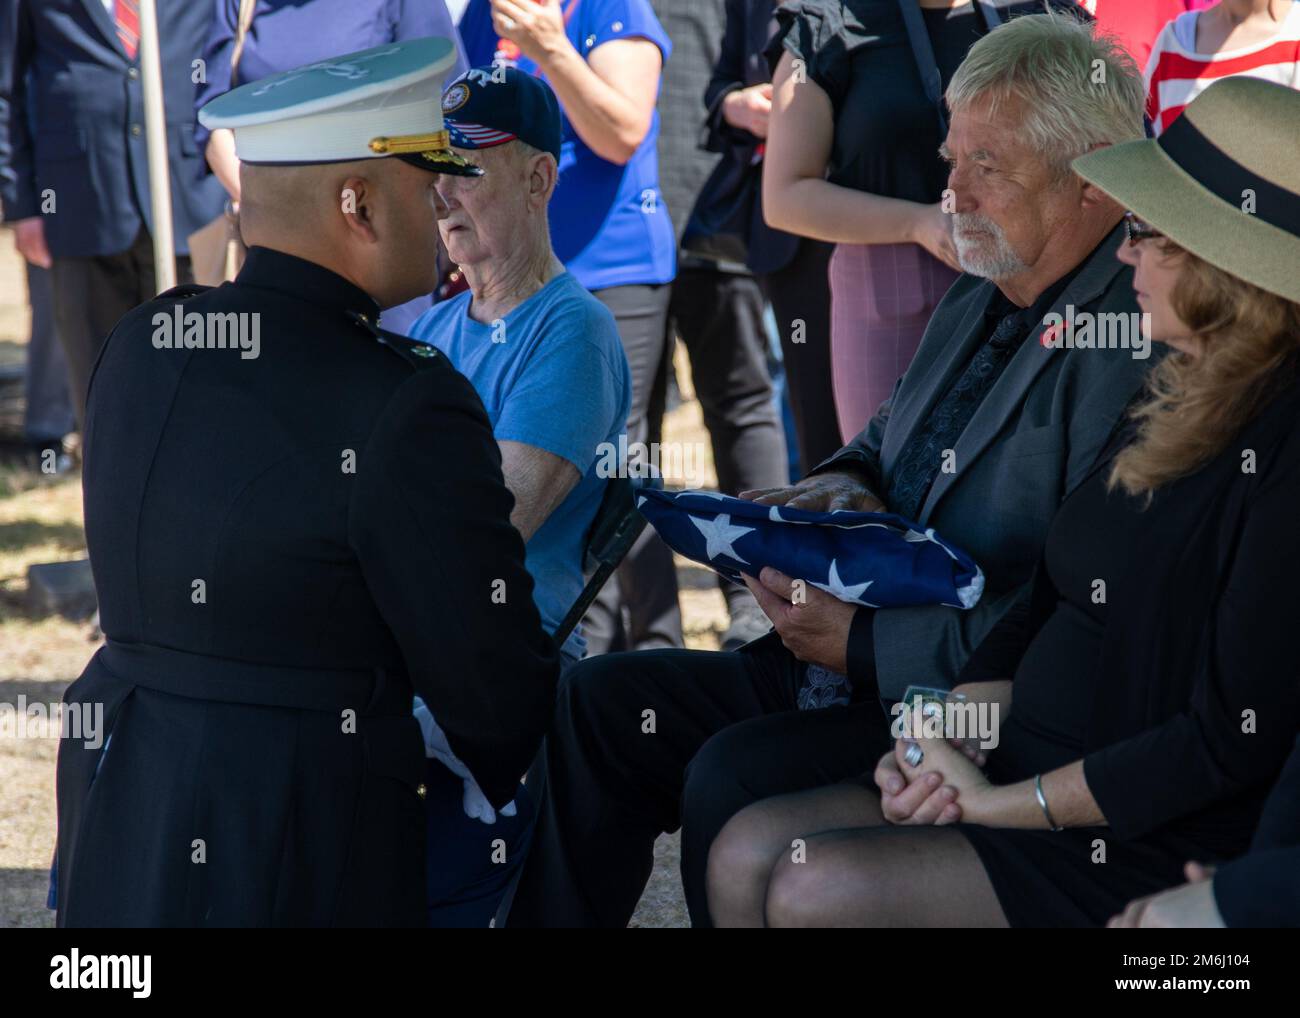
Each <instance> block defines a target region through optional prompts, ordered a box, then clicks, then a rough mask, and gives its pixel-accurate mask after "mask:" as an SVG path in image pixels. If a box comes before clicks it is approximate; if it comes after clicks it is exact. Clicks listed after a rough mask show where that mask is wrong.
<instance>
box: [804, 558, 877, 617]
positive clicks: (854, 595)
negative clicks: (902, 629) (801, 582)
mask: <svg viewBox="0 0 1300 1018" xmlns="http://www.w3.org/2000/svg"><path fill="white" fill-rule="evenodd" d="M808 582H810V583H812V585H813V586H814V587H816V588H817V589H818V590H824V591H826V593H828V594H830V595H832V596H833V597H838V598H839V599H840V600H841V601H856V602H857V603H858V604H865V605H869V606H870V607H872V608H876V607H879V606H878V605H874V604H871V602H870V601H863V600H862V595H863V594H865V593H866V591H867V588H868V587H870V586H871V585H872V584H873V583H874V582H875V580H868V581H867V582H866V583H858V584H854V585H853V586H851V587H849V586H845V584H844V581H843V580H841V579H840V571H839V568H838V566H837V565H836V562H835V559H831V573H830V576H829V577H827V579H826V582H825V583H815V582H813V581H812V580H809V581H808Z"/></svg>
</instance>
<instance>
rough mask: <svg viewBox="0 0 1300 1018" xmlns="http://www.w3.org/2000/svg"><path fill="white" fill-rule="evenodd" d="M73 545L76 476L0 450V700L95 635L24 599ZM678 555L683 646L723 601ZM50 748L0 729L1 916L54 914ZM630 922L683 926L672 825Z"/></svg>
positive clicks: (52, 673) (6, 347)
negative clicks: (52, 475) (50, 899)
mask: <svg viewBox="0 0 1300 1018" xmlns="http://www.w3.org/2000/svg"><path fill="white" fill-rule="evenodd" d="M28 329H29V320H28V312H27V299H26V281H25V278H24V274H23V269H22V263H21V261H20V260H19V259H18V257H17V255H16V254H15V253H14V250H13V241H12V235H11V233H10V232H9V231H8V230H3V229H0V366H2V365H4V364H12V363H15V362H18V361H21V360H22V358H23V356H24V350H23V347H24V345H25V344H26V342H27V337H28ZM678 353H679V355H680V353H681V350H680V348H679V350H678ZM676 366H677V376H678V380H679V385H680V388H681V391H682V397H683V402H682V405H681V406H679V407H678V408H677V409H675V410H673V411H672V412H671V413H670V414H669V415H668V419H667V421H666V423H665V431H664V439H665V441H666V442H682V443H699V445H698V446H697V447H696V448H698V449H699V450H701V452H702V454H703V469H702V470H701V471H700V474H699V476H698V477H692V478H691V482H692V484H702V485H709V484H712V483H713V478H712V476H711V475H712V469H713V468H712V462H711V458H710V457H709V451H708V441H707V435H706V433H705V432H704V428H703V425H702V423H701V418H700V408H699V404H698V403H697V402H696V401H695V399H694V394H693V391H692V389H691V385H690V371H689V367H688V366H687V364H686V361H685V358H684V357H681V356H679V357H678V358H677V361H676ZM699 463H700V460H698V459H697V460H695V461H694V464H693V465H698V464H699ZM679 480H680V479H679ZM668 483H669V484H670V485H671V484H673V483H674V479H673V478H672V477H669V478H668ZM84 553H85V539H84V535H83V533H82V527H81V481H80V477H79V476H74V477H69V478H65V479H60V480H57V481H53V482H51V481H47V480H45V479H43V478H42V477H41V476H40V475H39V474H34V473H31V472H29V471H28V470H26V469H23V468H21V467H20V466H17V465H15V464H14V463H13V462H12V461H11V459H10V460H9V461H6V460H0V703H6V702H7V703H11V704H17V703H18V699H19V697H20V696H25V697H26V701H27V702H28V703H36V702H39V703H43V704H49V703H57V702H58V701H59V699H60V697H61V696H62V694H63V690H64V689H65V688H66V687H67V685H68V684H69V683H70V682H72V680H73V679H75V678H76V677H77V675H79V674H80V672H81V669H82V667H83V666H84V665H85V663H86V661H87V659H88V658H89V657H90V656H91V654H93V653H94V651H95V649H96V647H97V646H98V644H97V643H96V642H94V640H93V639H92V637H91V635H90V628H89V626H88V624H87V623H85V622H74V621H69V620H67V619H64V618H61V617H58V616H38V615H34V614H33V613H32V612H31V611H29V610H28V609H27V608H26V593H27V579H26V572H27V567H28V566H29V565H31V564H33V563H40V562H57V561H63V560H66V559H71V558H76V557H79V556H82V555H84ZM677 565H678V579H679V582H680V586H681V604H682V613H683V618H684V622H685V627H686V642H687V645H688V646H690V647H695V648H700V649H710V650H711V649H716V648H717V646H718V640H719V637H720V636H721V634H722V631H723V629H724V628H725V626H726V609H725V606H724V603H723V599H722V595H721V593H720V592H719V591H718V588H717V585H716V583H715V581H714V577H713V574H712V573H709V572H707V571H706V570H703V569H700V568H699V567H697V566H694V565H693V564H691V563H688V562H686V561H685V560H681V559H679V560H678V563H677ZM56 749H57V741H56V738H55V733H54V732H48V733H46V734H45V735H43V736H40V735H38V736H37V737H31V736H30V733H29V735H28V737H26V738H16V737H13V736H12V735H9V734H7V733H6V734H0V927H18V926H26V927H32V926H50V925H52V924H53V918H52V913H51V912H49V911H48V910H47V909H46V908H45V893H46V885H47V876H48V868H49V863H50V857H51V854H52V852H53V847H54V829H55V808H54V759H55V753H56ZM632 925H633V926H643V927H661V926H662V927H672V926H685V925H687V920H686V910H685V905H684V903H683V901H682V895H681V883H680V880H679V879H678V876H677V837H676V836H675V835H674V836H665V837H663V838H661V839H660V840H659V843H658V845H657V846H656V850H655V870H654V874H653V876H652V877H651V880H650V884H649V886H648V887H647V889H646V893H645V896H644V897H643V898H642V900H641V904H640V906H639V908H638V909H637V913H636V915H635V916H634V917H633V920H632Z"/></svg>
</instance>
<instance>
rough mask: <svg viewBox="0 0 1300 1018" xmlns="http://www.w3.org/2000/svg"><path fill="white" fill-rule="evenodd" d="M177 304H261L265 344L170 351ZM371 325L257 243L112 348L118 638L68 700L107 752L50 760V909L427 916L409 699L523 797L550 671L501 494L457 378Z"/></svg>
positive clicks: (108, 439)
mask: <svg viewBox="0 0 1300 1018" xmlns="http://www.w3.org/2000/svg"><path fill="white" fill-rule="evenodd" d="M176 309H179V310H180V311H181V312H183V313H185V314H186V315H187V316H188V315H190V314H194V313H197V314H200V315H209V314H210V315H217V314H235V315H252V314H260V315H261V318H260V351H259V353H258V356H257V357H255V358H247V359H246V358H244V357H243V356H242V355H241V352H240V351H238V350H229V349H225V350H223V349H184V350H177V349H165V348H164V349H159V348H158V345H157V344H158V343H159V342H160V341H162V340H165V339H166V335H165V333H163V332H161V331H160V330H162V329H164V328H165V327H166V319H167V316H169V315H174V314H175V312H176ZM377 312H378V308H377V307H376V305H375V303H374V302H373V301H372V300H371V299H370V298H369V297H368V296H367V295H366V294H365V293H363V292H362V291H361V290H359V289H357V287H355V286H353V285H352V284H350V283H349V282H347V281H346V280H344V279H342V278H341V277H339V276H337V275H335V274H334V273H332V272H329V271H327V270H325V269H323V268H321V267H319V266H316V265H313V264H312V263H310V262H305V261H302V260H300V259H297V258H294V257H291V256H289V255H285V254H280V253H277V252H274V251H269V250H267V249H265V248H253V249H252V250H251V251H250V252H249V257H248V261H247V263H246V265H245V266H244V269H243V271H242V272H241V273H240V275H239V278H238V279H237V280H236V281H235V282H234V283H233V284H226V285H223V286H221V287H219V288H217V289H214V290H208V291H205V292H202V293H200V294H199V295H198V296H193V297H190V298H189V299H180V298H174V297H170V296H168V295H163V296H162V297H160V298H158V299H157V300H155V301H152V302H150V303H147V304H145V305H142V306H141V307H140V308H137V309H136V310H135V311H133V312H132V313H131V314H129V315H128V316H127V317H126V318H124V319H123V320H122V322H121V323H120V324H119V325H118V326H117V328H116V329H115V330H114V331H113V332H112V334H111V335H110V336H109V338H108V340H107V342H106V344H105V346H104V350H103V353H102V355H101V357H100V360H99V363H98V365H97V368H96V371H95V374H94V377H93V379H92V382H91V386H90V397H89V403H88V407H87V430H86V460H85V475H84V477H85V510H86V538H87V543H88V545H89V550H90V560H91V565H92V567H93V569H94V574H95V585H96V588H97V590H98V593H99V602H100V606H101V610H100V622H101V624H102V626H103V629H104V633H105V634H106V636H107V638H108V643H107V645H106V646H105V647H104V648H103V649H101V650H100V651H99V652H98V653H97V654H96V655H95V657H94V658H93V659H92V660H91V662H90V664H89V665H88V666H87V668H86V670H85V672H84V673H83V674H82V676H81V677H80V678H79V679H78V680H77V681H76V682H75V683H73V685H72V686H71V687H70V688H69V689H68V692H67V694H66V697H65V702H66V703H67V704H69V705H74V704H77V705H82V707H81V708H79V709H91V708H92V707H93V704H95V703H102V704H104V705H105V708H106V714H107V721H108V724H109V729H110V732H111V741H110V742H109V745H108V747H107V749H106V750H103V751H101V750H98V749H95V748H93V747H88V746H86V745H84V744H83V743H82V742H79V741H75V740H63V741H62V745H61V747H60V752H59V763H58V800H59V840H58V853H59V884H60V886H59V921H60V923H62V924H64V925H148V926H155V925H162V926H171V925H239V926H244V925H330V924H334V925H389V924H410V925H421V924H422V923H423V922H424V919H425V913H424V909H425V896H424V873H425V836H424V831H425V825H426V822H427V821H426V818H425V812H424V804H423V802H422V800H421V797H420V788H421V782H422V781H423V780H424V768H425V759H424V745H423V741H422V739H421V735H420V729H419V725H418V723H417V722H416V721H415V719H414V718H413V717H412V715H411V700H412V695H413V693H419V695H420V696H422V697H423V698H424V701H425V702H426V703H427V704H428V706H429V708H430V710H431V711H432V712H433V714H434V716H435V718H437V720H438V722H439V723H440V724H441V726H442V728H443V729H444V731H445V732H446V733H447V737H448V739H449V741H450V743H451V747H452V749H453V750H454V751H455V752H456V754H457V755H458V756H459V757H460V758H461V759H462V760H463V761H464V762H465V763H466V765H467V766H468V767H469V768H470V770H471V771H472V772H473V774H474V775H475V777H476V778H477V779H478V782H479V784H480V785H481V786H482V788H483V791H484V793H485V794H486V795H487V797H488V798H489V799H490V800H491V801H492V802H493V803H494V804H495V805H496V806H498V807H500V806H502V805H504V804H505V803H506V802H508V801H509V800H510V799H512V798H513V797H514V795H515V792H516V790H517V787H518V781H519V778H520V776H521V775H522V774H523V773H524V771H525V770H527V768H528V765H529V763H530V762H531V760H532V759H533V756H534V754H535V753H536V751H537V749H538V746H539V745H540V741H541V737H542V733H543V731H544V729H545V727H546V725H547V723H548V721H549V719H550V717H551V713H552V706H553V701H554V691H555V682H556V677H557V674H558V664H557V658H556V654H555V650H554V648H553V646H552V644H551V640H550V638H549V637H548V636H547V635H546V634H545V633H544V631H543V629H542V625H541V621H540V618H539V617H538V613H537V610H536V608H535V607H534V605H533V596H532V594H533V588H532V580H531V579H530V577H529V574H528V573H527V571H526V570H525V568H524V545H523V541H522V540H521V539H520V537H519V534H518V532H517V531H516V530H515V529H514V528H513V527H512V526H511V525H510V512H511V508H512V506H513V500H512V499H511V497H510V493H509V491H508V490H507V489H506V487H505V484H504V482H503V480H502V476H501V468H500V456H499V453H498V450H497V444H496V441H495V439H494V438H493V435H492V429H491V427H490V425H489V423H488V419H487V416H486V414H485V413H484V411H483V406H482V403H481V402H480V401H479V398H478V396H477V395H476V394H475V392H474V390H473V388H472V387H471V386H470V384H469V382H468V381H467V380H466V379H465V378H464V377H463V376H462V375H460V374H458V373H457V372H456V371H455V370H454V369H453V368H452V367H451V365H450V364H449V363H448V362H447V360H446V358H445V357H444V356H442V355H441V354H438V353H437V352H436V351H434V350H433V348H431V347H424V346H422V345H420V344H416V343H414V342H413V341H411V340H406V339H404V338H401V337H396V336H388V337H386V339H387V342H388V343H389V344H392V345H385V344H383V343H380V342H376V336H375V334H374V333H372V331H371V329H372V326H370V325H369V324H368V322H370V321H373V320H374V318H375V316H376V315H377ZM359 316H363V317H364V320H363V317H359ZM216 321H218V320H217V319H215V318H214V319H211V320H210V322H212V323H215V322H216ZM223 321H225V323H226V327H227V329H229V325H230V322H231V320H229V319H226V320H223ZM234 321H235V322H238V319H235V320H234ZM246 321H250V320H249V319H246ZM160 323H161V324H160ZM210 327H211V326H210ZM395 350H396V351H397V352H398V353H400V354H402V355H400V356H399V355H395V352H394V351H395ZM420 353H423V354H425V355H426V356H419V355H418V354H420ZM97 767H98V768H99V769H98V774H96V768H97ZM200 851H202V853H203V855H204V860H205V861H203V862H202V863H199V862H196V861H194V858H193V857H194V855H195V853H197V852H200Z"/></svg>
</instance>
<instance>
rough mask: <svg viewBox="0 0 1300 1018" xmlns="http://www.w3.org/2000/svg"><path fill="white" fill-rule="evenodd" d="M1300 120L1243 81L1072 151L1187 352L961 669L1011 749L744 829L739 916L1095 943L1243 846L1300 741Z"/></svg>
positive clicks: (767, 817) (917, 767) (767, 815)
mask: <svg viewBox="0 0 1300 1018" xmlns="http://www.w3.org/2000/svg"><path fill="white" fill-rule="evenodd" d="M1297 122H1300V93H1296V92H1293V91H1291V90H1290V89H1287V88H1283V87H1280V86H1277V85H1273V84H1269V83H1266V82H1261V81H1258V80H1254V79H1248V78H1233V79H1227V80H1224V81H1222V82H1218V83H1216V84H1214V85H1212V86H1211V87H1210V88H1209V89H1207V90H1206V91H1205V93H1204V94H1203V95H1202V96H1201V97H1199V98H1198V99H1197V100H1196V101H1194V102H1193V103H1191V104H1190V105H1189V106H1188V107H1187V110H1186V112H1185V113H1184V115H1183V117H1181V118H1180V119H1179V120H1178V121H1176V122H1175V123H1174V124H1173V125H1171V127H1170V128H1169V130H1168V131H1166V132H1165V134H1164V135H1162V136H1161V138H1160V139H1159V141H1158V142H1157V141H1146V140H1144V141H1135V142H1130V143H1126V144H1122V145H1117V146H1114V147H1112V148H1109V149H1104V150H1100V151H1096V152H1093V153H1090V154H1089V155H1086V156H1083V157H1082V158H1080V159H1079V160H1077V161H1076V162H1075V164H1074V165H1075V169H1076V170H1077V171H1078V172H1079V174H1080V175H1081V176H1083V177H1084V178H1086V179H1088V180H1090V181H1092V182H1093V183H1094V184H1096V185H1097V186H1098V187H1100V188H1101V189H1103V190H1104V191H1106V192H1107V193H1109V194H1111V195H1112V197H1114V198H1116V199H1117V200H1118V201H1120V202H1122V203H1123V204H1125V205H1126V206H1127V207H1128V208H1129V209H1130V210H1131V211H1130V212H1129V214H1128V217H1127V226H1128V237H1127V239H1126V240H1125V241H1124V242H1123V243H1122V245H1121V248H1120V251H1119V257H1120V258H1121V259H1122V260H1123V261H1125V262H1126V263H1129V264H1131V265H1133V266H1134V269H1135V274H1134V288H1135V290H1136V291H1137V298H1138V303H1139V305H1140V306H1141V308H1142V310H1143V311H1144V312H1145V313H1146V315H1149V318H1148V319H1147V322H1146V326H1145V327H1146V328H1147V330H1148V332H1149V335H1150V337H1151V338H1152V339H1154V340H1157V341H1160V342H1161V343H1163V344H1165V346H1166V347H1167V348H1168V355H1167V356H1166V357H1164V358H1163V360H1162V361H1161V362H1160V363H1159V364H1157V365H1156V366H1155V367H1154V368H1153V369H1152V371H1151V374H1150V377H1149V382H1148V385H1147V389H1146V391H1145V393H1144V394H1143V395H1142V396H1140V397H1139V398H1138V400H1137V401H1136V402H1135V404H1134V406H1133V407H1132V408H1131V411H1130V414H1129V416H1128V419H1127V422H1126V424H1125V426H1123V427H1122V428H1121V429H1119V432H1118V433H1117V434H1116V436H1115V438H1114V440H1113V441H1112V443H1111V445H1110V448H1109V449H1108V450H1107V452H1106V453H1104V454H1103V456H1102V457H1101V459H1100V460H1099V461H1098V464H1097V467H1096V469H1095V470H1094V472H1093V474H1092V476H1091V477H1090V478H1089V479H1087V480H1085V481H1084V482H1083V483H1082V484H1080V485H1079V486H1078V487H1077V488H1076V489H1075V490H1074V491H1073V493H1072V494H1070V495H1069V497H1067V499H1066V500H1065V502H1064V503H1063V504H1062V506H1061V509H1060V511H1059V512H1058V513H1057V516H1056V518H1055V520H1054V521H1053V524H1052V529H1051V531H1050V533H1049V535H1048V539H1047V545H1046V550H1045V552H1044V556H1043V559H1042V560H1041V562H1040V565H1039V569H1038V574H1037V577H1036V580H1035V583H1034V585H1033V589H1032V596H1031V598H1030V599H1029V601H1028V603H1027V604H1026V605H1025V606H1024V610H1023V611H1020V612H1014V613H1013V614H1012V616H1011V617H1008V618H1007V619H1005V620H1004V622H1003V623H1001V624H1000V625H999V626H997V627H995V629H994V630H993V632H992V633H991V634H990V635H989V637H988V638H987V639H986V640H985V641H984V643H983V644H982V645H981V646H980V647H979V648H978V649H977V650H976V652H975V654H974V656H973V657H972V658H971V660H970V662H969V663H968V665H967V667H966V669H965V670H964V672H963V674H962V680H963V684H962V685H961V686H960V687H959V688H960V690H961V691H962V692H964V693H966V694H967V696H968V698H969V699H970V700H971V701H972V702H974V703H976V704H977V705H979V704H984V705H988V704H992V703H996V704H997V705H998V707H999V715H998V716H999V718H1000V721H1001V724H1000V726H999V728H998V731H997V735H998V744H997V746H996V748H992V749H991V750H990V751H989V752H988V753H987V754H985V753H983V752H978V753H977V752H975V751H974V749H973V748H971V749H969V750H968V752H966V753H963V752H961V751H960V750H959V749H958V748H955V746H954V745H953V744H950V743H949V742H948V741H945V740H944V739H942V738H919V739H916V740H909V739H900V740H899V741H898V743H897V744H896V746H895V748H894V751H893V752H891V753H889V754H886V756H885V757H883V758H882V759H881V761H880V763H879V765H878V767H877V769H876V771H875V773H874V775H872V776H871V777H870V778H868V779H867V780H866V781H864V783H863V784H862V785H850V784H844V785H837V786H832V787H828V788H822V789H819V790H816V791H813V792H809V793H803V794H799V795H793V796H785V797H780V798H775V799H768V800H766V801H764V802H760V803H757V804H756V805H754V806H751V807H749V808H748V809H747V810H745V811H743V812H741V813H740V814H738V815H737V816H736V817H735V818H733V820H732V821H731V823H730V824H729V825H728V826H727V827H726V828H724V830H723V831H722V833H721V834H720V835H719V837H718V839H717V840H716V841H715V842H714V845H713V848H712V851H711V853H710V856H709V907H710V910H711V912H712V915H713V919H714V921H715V922H716V923H717V924H718V925H764V924H765V925H769V926H798V925H866V926H938V925H945V926H1007V925H1010V926H1100V925H1102V924H1104V923H1105V922H1106V920H1107V919H1108V918H1109V917H1110V916H1112V915H1114V914H1115V913H1116V912H1119V911H1121V910H1122V908H1123V907H1124V905H1125V904H1126V903H1127V902H1129V901H1130V900H1132V899H1134V898H1138V897H1141V896H1143V895H1147V894H1152V893H1155V892H1157V891H1159V890H1162V889H1164V888H1167V887H1170V886H1173V885H1174V884H1178V883H1181V882H1182V880H1183V875H1182V874H1183V865H1184V863H1185V862H1186V861H1187V860H1195V861H1198V862H1201V863H1206V864H1213V863H1217V862H1219V861H1221V860H1224V859H1228V858H1231V857H1232V856H1234V855H1238V854H1240V853H1241V852H1243V851H1244V850H1245V849H1246V847H1247V846H1248V844H1249V843H1250V839H1251V835H1252V833H1253V831H1254V829H1255V827H1256V825H1257V823H1258V820H1259V816H1260V811H1261V806H1262V803H1263V800H1264V798H1265V797H1266V795H1267V792H1268V789H1269V787H1270V785H1271V784H1272V783H1273V781H1274V780H1275V779H1276V777H1277V775H1278V773H1279V771H1280V770H1281V768H1282V765H1283V763H1284V761H1285V760H1286V758H1287V755H1288V752H1289V751H1290V749H1291V747H1292V743H1293V741H1294V739H1295V733H1296V730H1297V725H1298V724H1300V683H1297V682H1296V678H1295V650H1294V628H1295V620H1296V618H1297V617H1300V588H1297V578H1298V577H1300V537H1298V536H1297V533H1296V505H1297V504H1300V371H1298V370H1297V364H1298V362H1300V272H1297V266H1300V169H1297V166H1296V163H1295V160H1294V158H1293V154H1294V138H1295V125H1296V123H1297ZM1243 196H1245V197H1243ZM1054 353H1055V351H1044V355H1045V356H1052V355H1054ZM1013 692H1014V695H1013ZM989 716H991V714H990V715H989ZM796 839H801V840H800V841H796ZM792 843H794V844H795V846H796V849H797V851H796V852H792ZM1102 860H1104V862H1105V865H1100V863H1101V862H1102Z"/></svg>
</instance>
